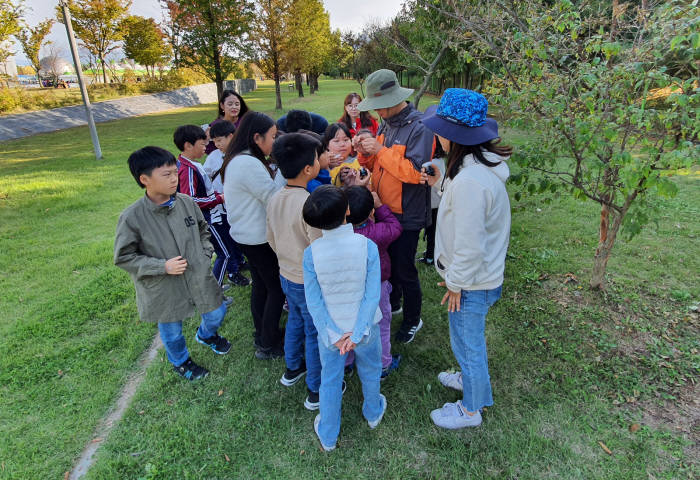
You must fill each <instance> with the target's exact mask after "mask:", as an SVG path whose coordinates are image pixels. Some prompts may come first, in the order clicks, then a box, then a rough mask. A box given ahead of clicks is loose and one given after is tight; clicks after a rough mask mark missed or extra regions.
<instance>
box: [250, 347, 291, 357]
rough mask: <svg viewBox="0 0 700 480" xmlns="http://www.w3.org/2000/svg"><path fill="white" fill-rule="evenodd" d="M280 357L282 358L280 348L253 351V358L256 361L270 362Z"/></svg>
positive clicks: (282, 350)
mask: <svg viewBox="0 0 700 480" xmlns="http://www.w3.org/2000/svg"><path fill="white" fill-rule="evenodd" d="M282 357H284V349H283V348H282V347H270V348H258V349H257V350H256V351H255V358H257V359H258V360H272V359H275V358H282Z"/></svg>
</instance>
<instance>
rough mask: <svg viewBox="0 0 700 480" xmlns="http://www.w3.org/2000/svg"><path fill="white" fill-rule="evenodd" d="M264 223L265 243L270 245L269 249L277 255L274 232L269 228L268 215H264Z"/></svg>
mask: <svg viewBox="0 0 700 480" xmlns="http://www.w3.org/2000/svg"><path fill="white" fill-rule="evenodd" d="M265 223H266V224H267V235H266V237H267V243H268V244H269V245H270V248H271V249H272V250H273V251H274V252H275V253H277V247H276V246H275V232H274V231H273V230H272V227H271V226H270V215H269V214H267V215H265Z"/></svg>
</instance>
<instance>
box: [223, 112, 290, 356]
mask: <svg viewBox="0 0 700 480" xmlns="http://www.w3.org/2000/svg"><path fill="white" fill-rule="evenodd" d="M276 135H277V127H276V126H275V121H274V120H273V119H272V118H270V117H268V116H267V115H265V114H264V113H260V112H249V113H248V114H247V115H245V116H244V117H243V120H242V121H241V124H240V125H239V126H238V129H237V130H236V133H235V134H234V136H233V139H232V140H231V143H230V144H229V147H228V149H227V151H226V154H225V155H224V163H223V165H222V166H221V170H220V172H221V173H222V178H223V182H224V198H225V201H226V211H227V214H228V221H229V224H230V225H231V237H233V239H234V240H235V241H236V243H238V245H239V246H240V248H241V251H242V252H243V254H244V255H245V256H246V258H248V264H249V265H250V274H251V277H252V280H253V286H252V291H251V293H250V312H251V314H252V316H253V324H254V326H255V347H256V352H255V356H256V357H257V358H259V359H268V358H278V357H281V356H283V355H284V350H283V336H282V332H281V330H280V328H279V322H280V316H281V315H282V305H283V304H284V293H282V286H281V285H280V278H279V264H278V263H277V255H275V252H274V251H273V250H272V248H270V245H269V244H268V243H267V223H266V208H267V202H268V201H269V200H270V197H272V195H273V194H274V193H275V192H276V191H277V190H279V189H280V188H281V187H282V186H283V185H284V181H278V182H275V177H276V175H275V172H274V171H273V170H272V169H271V168H270V163H269V161H268V156H269V155H270V153H271V152H272V144H273V142H274V141H275V136H276ZM279 176H280V177H281V175H279Z"/></svg>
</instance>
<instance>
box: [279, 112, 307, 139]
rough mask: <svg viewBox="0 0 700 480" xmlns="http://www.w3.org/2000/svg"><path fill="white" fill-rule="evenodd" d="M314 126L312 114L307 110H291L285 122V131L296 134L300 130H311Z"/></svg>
mask: <svg viewBox="0 0 700 480" xmlns="http://www.w3.org/2000/svg"><path fill="white" fill-rule="evenodd" d="M312 124H313V121H312V120H311V114H310V113H309V112H307V111H306V110H290V111H288V112H287V119H286V120H285V121H284V131H285V132H287V133H294V132H297V131H299V130H311V125H312Z"/></svg>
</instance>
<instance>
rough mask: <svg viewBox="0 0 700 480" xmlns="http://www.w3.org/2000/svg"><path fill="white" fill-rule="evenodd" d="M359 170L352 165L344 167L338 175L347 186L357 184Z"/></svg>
mask: <svg viewBox="0 0 700 480" xmlns="http://www.w3.org/2000/svg"><path fill="white" fill-rule="evenodd" d="M358 176H359V175H358V174H357V170H355V169H354V168H350V167H343V168H341V169H340V172H338V177H339V178H340V183H341V184H343V185H345V186H346V187H351V186H353V185H355V181H356V180H357V178H358Z"/></svg>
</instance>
